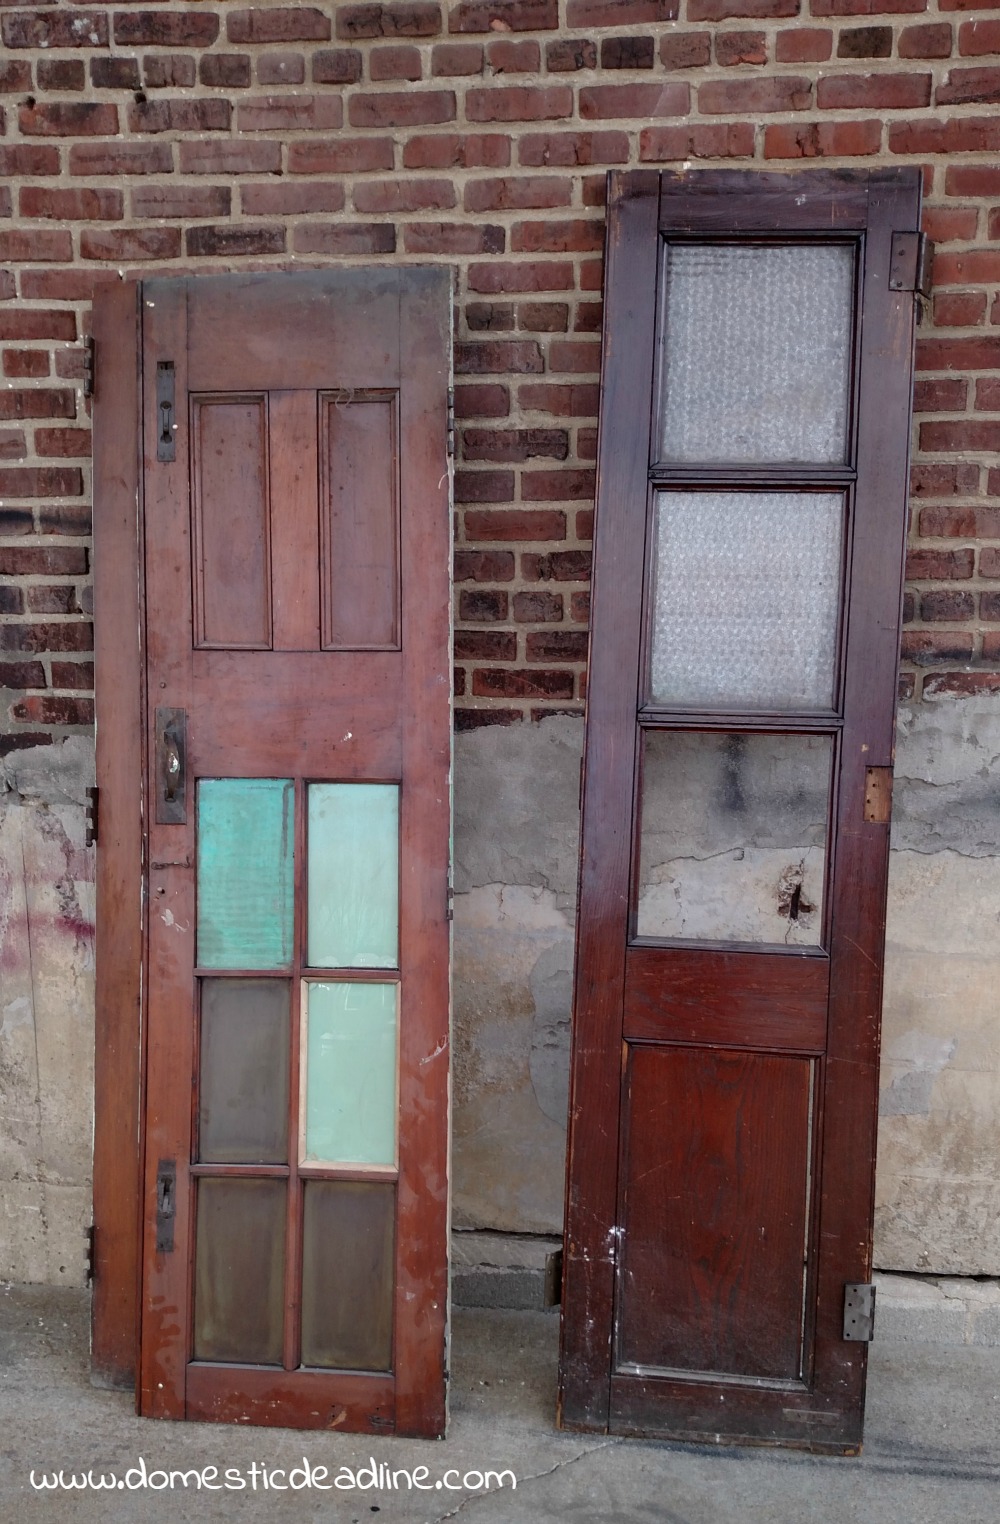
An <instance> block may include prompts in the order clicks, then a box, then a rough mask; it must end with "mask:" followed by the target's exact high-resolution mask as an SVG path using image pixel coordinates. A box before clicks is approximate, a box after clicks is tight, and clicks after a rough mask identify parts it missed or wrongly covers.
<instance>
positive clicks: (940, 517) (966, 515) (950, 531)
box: [920, 507, 1000, 571]
mask: <svg viewBox="0 0 1000 1524" xmlns="http://www.w3.org/2000/svg"><path fill="white" fill-rule="evenodd" d="M920 533H921V534H922V535H924V536H926V537H927V538H934V539H960V540H983V539H989V540H995V539H1000V508H972V507H969V508H923V509H921V511H920ZM980 559H981V557H980ZM981 570H982V566H980V571H981Z"/></svg>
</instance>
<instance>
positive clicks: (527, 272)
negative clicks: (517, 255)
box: [468, 260, 574, 295]
mask: <svg viewBox="0 0 1000 1524" xmlns="http://www.w3.org/2000/svg"><path fill="white" fill-rule="evenodd" d="M468 286H469V290H470V291H481V292H483V293H485V294H486V295H492V294H496V293H498V292H501V291H572V290H573V286H574V270H573V266H572V265H571V264H568V263H565V262H563V261H559V260H532V261H529V260H524V261H518V262H516V263H510V264H504V263H499V264H497V263H493V264H486V265H471V266H470V267H469V272H468Z"/></svg>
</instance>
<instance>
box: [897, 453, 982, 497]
mask: <svg viewBox="0 0 1000 1524" xmlns="http://www.w3.org/2000/svg"><path fill="white" fill-rule="evenodd" d="M910 491H911V492H912V493H913V495H914V496H915V497H969V496H971V495H972V494H973V493H975V492H978V491H979V467H978V466H975V465H951V464H949V465H937V464H933V465H932V464H931V463H930V462H929V461H920V462H918V463H917V464H916V465H915V466H913V467H912V468H911V470H910Z"/></svg>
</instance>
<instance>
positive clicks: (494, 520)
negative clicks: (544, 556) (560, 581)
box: [465, 508, 566, 542]
mask: <svg viewBox="0 0 1000 1524" xmlns="http://www.w3.org/2000/svg"><path fill="white" fill-rule="evenodd" d="M465 532H466V535H467V536H468V537H469V538H470V539H472V540H481V541H486V542H489V541H498V540H499V541H501V542H502V541H504V540H523V541H525V542H531V541H535V542H538V541H540V540H565V538H566V515H565V514H564V513H562V512H560V511H559V510H558V509H555V508H496V509H490V508H469V509H466V513H465Z"/></svg>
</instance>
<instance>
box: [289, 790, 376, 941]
mask: <svg viewBox="0 0 1000 1524" xmlns="http://www.w3.org/2000/svg"><path fill="white" fill-rule="evenodd" d="M308 863H309V871H308V919H309V962H310V963H311V964H312V966H313V967H314V968H395V967H396V965H397V962H398V960H399V787H398V785H397V784H395V783H312V784H310V785H309V852H308Z"/></svg>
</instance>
